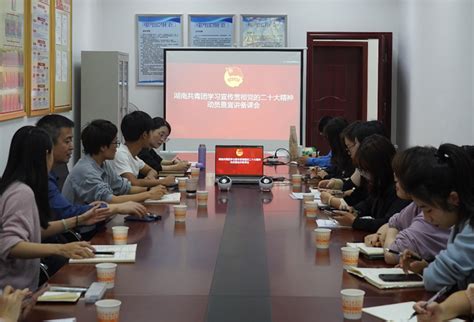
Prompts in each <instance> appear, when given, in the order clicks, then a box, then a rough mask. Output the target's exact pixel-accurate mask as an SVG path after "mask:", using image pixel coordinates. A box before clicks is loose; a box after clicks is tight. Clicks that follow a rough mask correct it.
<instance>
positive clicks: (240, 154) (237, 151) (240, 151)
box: [235, 149, 244, 158]
mask: <svg viewBox="0 0 474 322" xmlns="http://www.w3.org/2000/svg"><path fill="white" fill-rule="evenodd" d="M235 155H236V156H238V157H239V158H240V157H241V156H243V155H244V151H243V150H242V149H237V150H235Z"/></svg>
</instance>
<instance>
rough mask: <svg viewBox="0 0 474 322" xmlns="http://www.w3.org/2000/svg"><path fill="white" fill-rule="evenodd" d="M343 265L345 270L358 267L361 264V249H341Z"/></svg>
mask: <svg viewBox="0 0 474 322" xmlns="http://www.w3.org/2000/svg"><path fill="white" fill-rule="evenodd" d="M341 251H342V264H343V266H344V268H348V267H350V266H357V263H358V262H359V248H357V247H341Z"/></svg>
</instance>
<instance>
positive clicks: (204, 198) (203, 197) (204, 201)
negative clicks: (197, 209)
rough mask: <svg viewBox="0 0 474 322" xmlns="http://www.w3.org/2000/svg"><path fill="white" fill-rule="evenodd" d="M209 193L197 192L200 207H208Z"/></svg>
mask: <svg viewBox="0 0 474 322" xmlns="http://www.w3.org/2000/svg"><path fill="white" fill-rule="evenodd" d="M208 195H209V193H208V192H207V191H197V192H196V199H197V204H198V206H201V207H203V206H207V198H208Z"/></svg>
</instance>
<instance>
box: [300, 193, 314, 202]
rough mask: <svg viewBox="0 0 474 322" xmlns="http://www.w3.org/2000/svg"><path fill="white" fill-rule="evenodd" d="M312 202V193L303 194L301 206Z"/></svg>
mask: <svg viewBox="0 0 474 322" xmlns="http://www.w3.org/2000/svg"><path fill="white" fill-rule="evenodd" d="M310 201H314V195H313V194H312V193H303V204H305V203H307V202H310Z"/></svg>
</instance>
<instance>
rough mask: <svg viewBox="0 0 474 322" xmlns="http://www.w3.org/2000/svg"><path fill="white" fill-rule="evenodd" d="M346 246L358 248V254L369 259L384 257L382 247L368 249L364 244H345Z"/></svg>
mask: <svg viewBox="0 0 474 322" xmlns="http://www.w3.org/2000/svg"><path fill="white" fill-rule="evenodd" d="M347 246H349V247H357V248H359V250H360V252H361V253H362V254H364V255H365V256H367V257H368V258H370V259H375V258H383V257H384V251H383V247H370V246H366V245H365V244H364V243H347Z"/></svg>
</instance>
